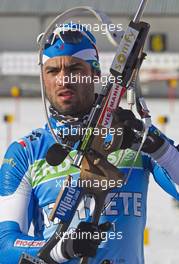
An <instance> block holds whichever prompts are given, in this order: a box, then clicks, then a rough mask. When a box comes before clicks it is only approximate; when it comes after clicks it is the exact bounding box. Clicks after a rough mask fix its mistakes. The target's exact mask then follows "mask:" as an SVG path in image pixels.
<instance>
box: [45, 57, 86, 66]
mask: <svg viewBox="0 0 179 264" xmlns="http://www.w3.org/2000/svg"><path fill="white" fill-rule="evenodd" d="M76 64H81V65H88V63H86V62H85V61H83V60H81V59H79V58H75V57H72V56H57V57H54V58H50V59H48V60H47V61H46V62H45V64H44V66H45V67H47V66H52V67H58V66H62V65H64V66H66V67H68V66H72V65H76Z"/></svg>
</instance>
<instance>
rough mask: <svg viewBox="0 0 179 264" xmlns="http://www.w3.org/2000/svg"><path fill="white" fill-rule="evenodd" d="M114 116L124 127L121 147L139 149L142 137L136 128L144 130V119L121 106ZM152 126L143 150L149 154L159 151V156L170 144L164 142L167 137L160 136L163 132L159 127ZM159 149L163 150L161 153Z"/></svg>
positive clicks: (115, 120)
mask: <svg viewBox="0 0 179 264" xmlns="http://www.w3.org/2000/svg"><path fill="white" fill-rule="evenodd" d="M113 118H114V122H118V123H119V126H121V127H122V128H123V142H122V145H121V149H126V148H131V149H133V150H137V149H138V148H139V145H140V143H141V140H142V138H141V137H139V136H138V135H137V134H136V132H134V130H137V131H139V132H141V131H143V129H144V126H143V123H142V121H141V120H139V119H137V118H136V117H135V115H134V113H133V112H132V111H130V110H126V109H122V108H121V107H119V108H117V109H116V110H115V111H114V112H113ZM151 128H152V129H151V132H149V133H148V135H147V138H146V140H145V142H144V144H143V147H142V151H143V152H145V153H148V154H153V153H155V154H156V151H157V158H158V157H159V155H160V156H161V155H162V154H163V153H164V151H166V149H167V147H168V144H164V143H165V139H164V137H162V136H160V134H161V133H160V132H159V131H158V130H157V129H153V127H151ZM164 145H165V146H164ZM158 150H161V151H159V152H160V153H159V152H158ZM154 156H156V155H154Z"/></svg>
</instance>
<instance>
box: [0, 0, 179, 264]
mask: <svg viewBox="0 0 179 264" xmlns="http://www.w3.org/2000/svg"><path fill="white" fill-rule="evenodd" d="M139 2H140V0H110V1H107V0H86V1H85V0H84V1H82V0H81V1H80V0H31V1H29V0H0V36H1V37H0V126H1V133H0V161H2V159H3V155H4V152H5V150H6V148H7V146H8V145H9V144H10V142H12V141H13V140H15V139H17V138H20V137H22V136H23V135H24V134H26V133H28V132H29V131H30V130H31V129H32V128H37V127H41V126H43V125H44V122H45V118H44V113H43V107H42V103H41V98H40V82H39V68H38V50H37V44H36V38H37V36H38V34H39V33H41V32H43V31H44V30H45V29H46V27H47V25H48V24H49V23H50V22H51V21H52V20H53V19H54V18H55V17H56V16H57V15H58V14H60V13H61V12H63V11H65V10H67V9H69V8H71V7H75V6H80V5H83V6H85V5H86V6H92V7H94V8H96V9H99V10H101V11H103V12H105V13H106V14H107V15H108V16H109V17H110V19H111V21H112V23H114V24H115V25H117V24H122V28H123V29H124V30H125V29H126V27H127V25H128V23H129V21H130V20H131V18H133V14H134V13H135V12H136V10H137V7H138V4H139ZM71 20H72V21H73V22H79V23H80V22H81V23H84V24H94V23H98V22H97V20H96V19H95V18H94V17H92V16H91V15H89V14H80V15H79V16H78V17H75V18H72V19H71ZM143 20H144V21H146V22H148V23H150V25H151V29H150V33H149V37H148V39H147V43H146V47H145V48H146V51H147V54H148V56H147V58H146V60H145V61H144V63H143V65H142V68H141V72H140V79H141V87H142V92H143V94H144V96H145V98H146V101H147V104H148V106H149V109H150V111H151V114H152V120H153V123H154V124H155V125H157V126H158V127H159V128H160V129H161V130H162V131H164V132H165V133H166V134H167V135H168V136H169V137H171V138H172V139H173V140H175V142H176V144H178V143H179V133H178V128H179V115H178V113H179V1H178V0H148V5H147V8H146V10H145V12H144V16H143ZM93 33H95V37H96V38H97V44H98V47H99V51H100V61H101V65H102V72H103V74H107V73H108V72H109V66H110V64H111V62H112V59H113V56H114V54H115V50H116V48H115V47H113V46H112V45H111V44H110V43H109V42H108V40H107V38H106V37H105V35H104V34H100V33H96V32H93ZM124 104H125V102H124ZM178 244H179V209H178V203H174V201H173V200H172V199H171V198H170V197H169V196H168V195H167V194H166V193H164V192H163V191H162V190H161V189H160V187H159V186H157V185H156V183H154V181H153V179H152V177H151V181H150V189H149V199H148V222H147V229H146V235H145V255H146V264H178V263H179V251H178ZM119 250H120V249H119ZM129 250H130V247H129ZM126 264H132V263H126Z"/></svg>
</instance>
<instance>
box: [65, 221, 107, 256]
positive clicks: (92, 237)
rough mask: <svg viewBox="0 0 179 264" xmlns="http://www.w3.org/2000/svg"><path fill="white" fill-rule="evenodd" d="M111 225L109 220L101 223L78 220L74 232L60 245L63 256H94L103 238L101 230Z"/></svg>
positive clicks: (103, 230) (105, 230) (104, 230)
mask: <svg viewBox="0 0 179 264" xmlns="http://www.w3.org/2000/svg"><path fill="white" fill-rule="evenodd" d="M111 226H112V225H111V223H110V222H106V223H104V224H101V225H96V224H94V223H86V222H80V223H79V225H78V227H77V229H76V230H75V232H74V233H72V235H71V236H70V237H68V238H67V239H64V241H63V243H62V246H61V250H62V254H63V256H64V257H65V258H67V259H71V258H74V257H80V258H81V257H94V256H95V255H96V251H97V249H98V246H99V244H100V243H101V241H102V240H103V239H104V237H103V238H102V235H101V234H102V232H107V231H108V230H109V229H110V228H111Z"/></svg>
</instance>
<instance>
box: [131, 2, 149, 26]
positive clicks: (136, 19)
mask: <svg viewBox="0 0 179 264" xmlns="http://www.w3.org/2000/svg"><path fill="white" fill-rule="evenodd" d="M147 1H148V0H141V2H140V5H139V7H138V10H137V12H136V14H135V16H134V19H133V22H134V23H138V22H139V21H140V19H141V17H142V15H143V12H144V9H145V6H146V4H147Z"/></svg>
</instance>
